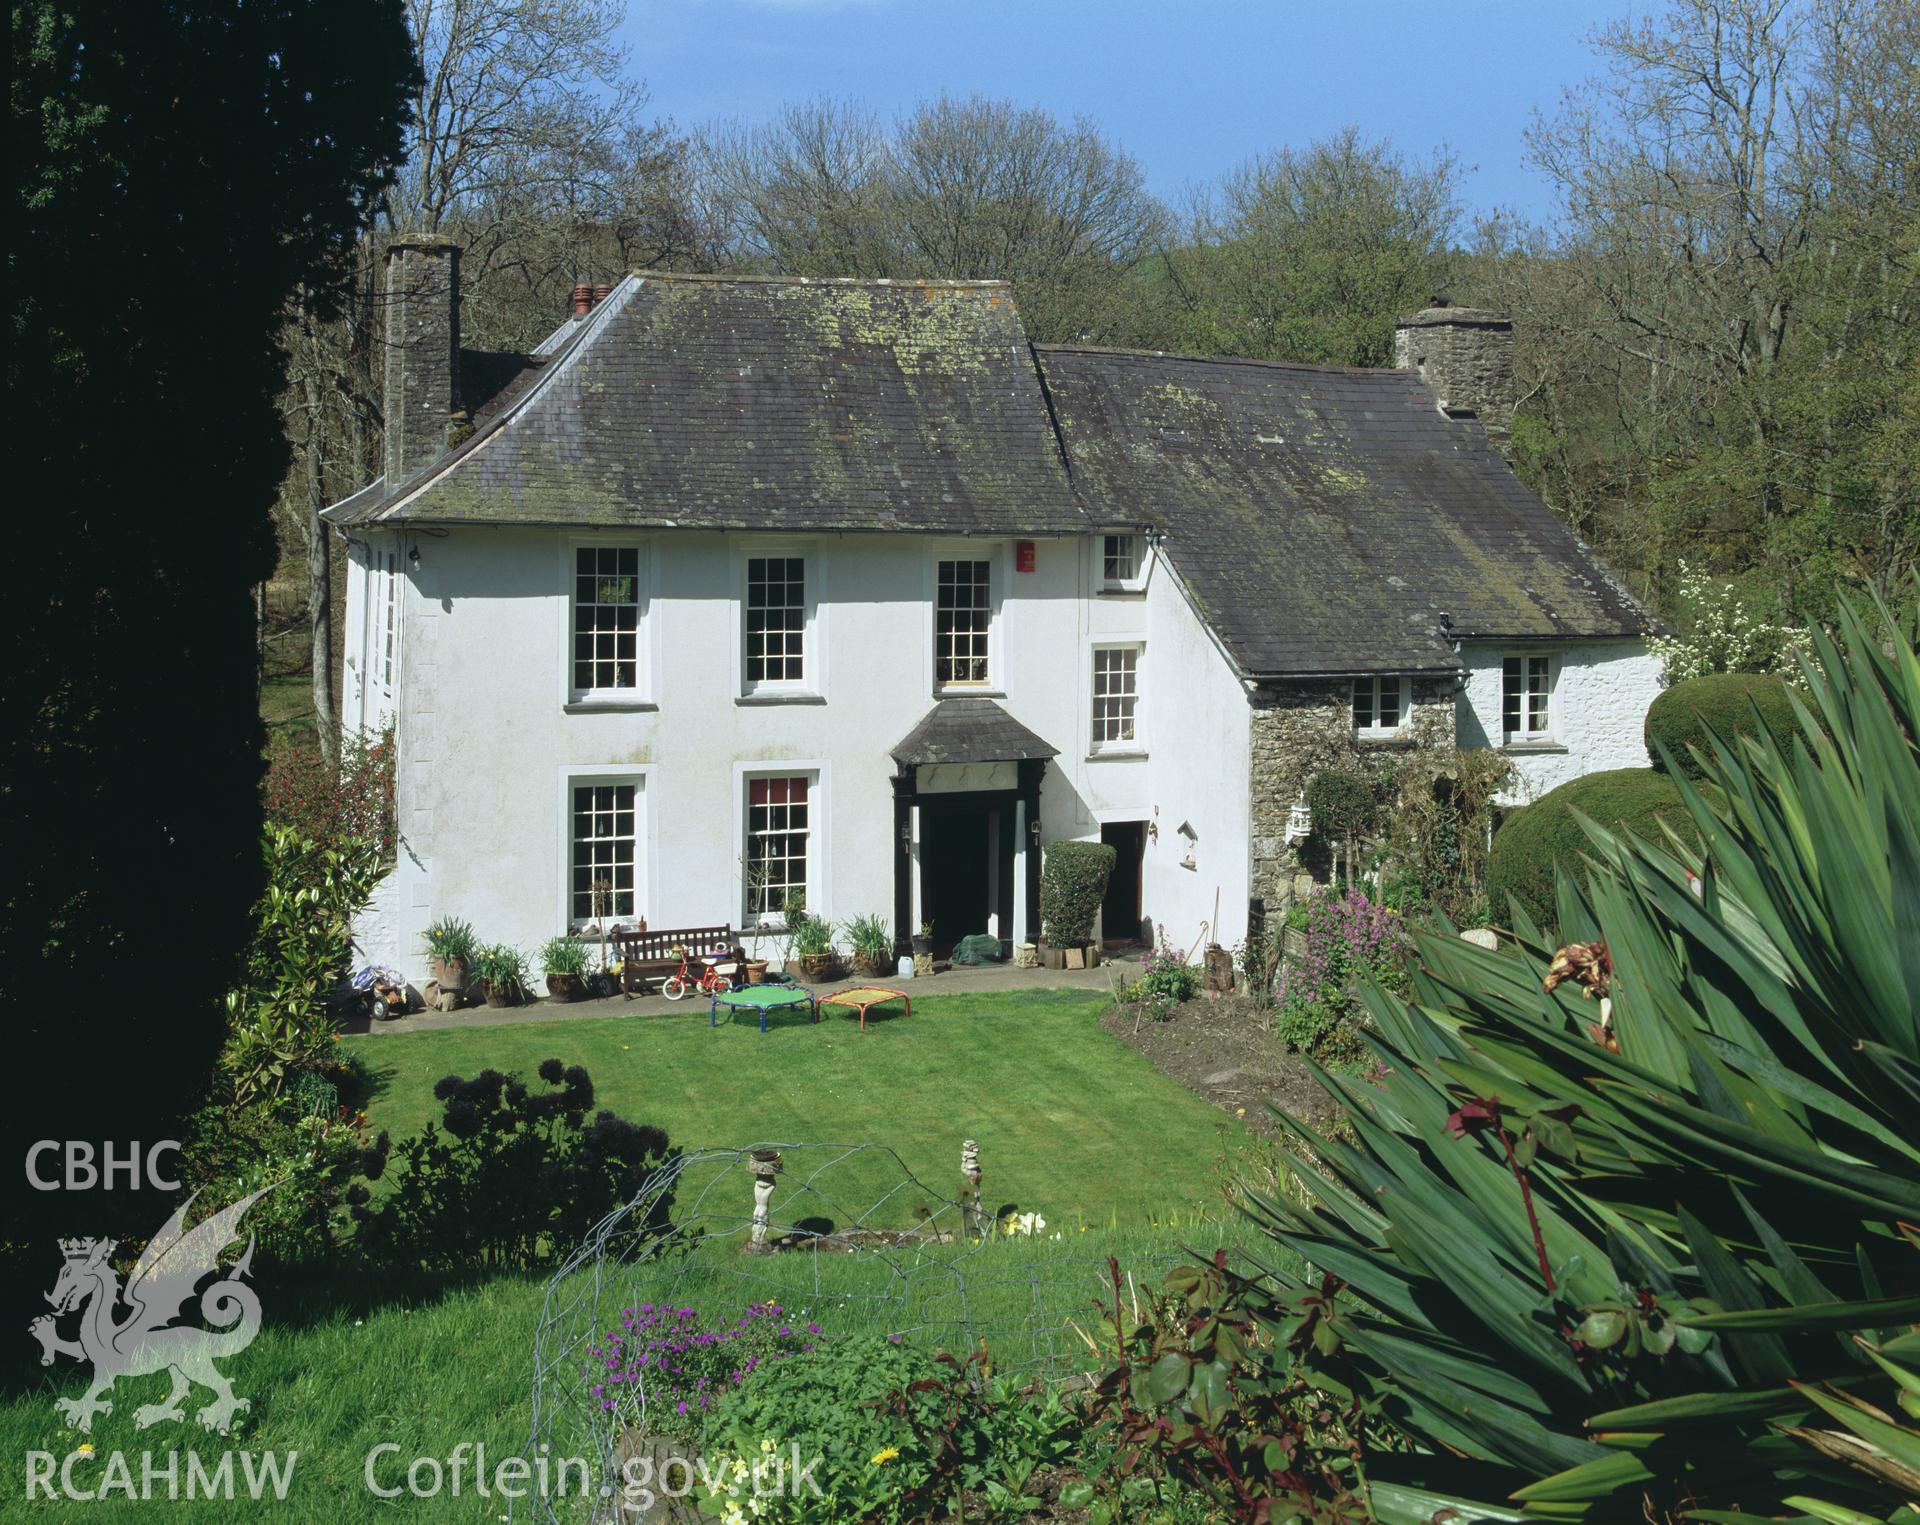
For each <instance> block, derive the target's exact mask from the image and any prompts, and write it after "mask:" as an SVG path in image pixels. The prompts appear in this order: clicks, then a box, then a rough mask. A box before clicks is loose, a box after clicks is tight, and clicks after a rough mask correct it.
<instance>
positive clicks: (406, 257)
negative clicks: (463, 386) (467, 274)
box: [384, 234, 460, 491]
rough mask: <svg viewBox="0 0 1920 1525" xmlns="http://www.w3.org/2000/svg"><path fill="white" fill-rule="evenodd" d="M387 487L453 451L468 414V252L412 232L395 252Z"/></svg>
mask: <svg viewBox="0 0 1920 1525" xmlns="http://www.w3.org/2000/svg"><path fill="white" fill-rule="evenodd" d="M386 306H387V351H386V357H387V369H386V378H385V383H384V393H385V403H384V407H385V410H386V434H387V453H386V470H387V488H388V490H389V491H391V490H393V489H394V488H396V487H398V486H399V485H400V484H401V483H402V482H404V481H406V480H407V479H408V478H409V477H412V476H414V475H415V474H417V473H418V472H420V471H423V470H425V469H426V468H427V467H428V466H431V465H432V464H433V463H434V462H435V461H436V460H438V459H439V458H440V457H441V456H442V455H443V454H444V453H445V452H446V448H447V431H448V429H449V427H450V426H451V425H452V424H453V422H454V421H455V418H456V416H457V415H458V414H459V412H460V250H459V249H458V248H457V247H456V246H455V245H454V244H452V243H450V242H448V241H447V240H446V239H444V238H436V237H434V236H432V235H430V234H407V235H403V236H402V237H400V238H396V239H395V240H394V241H393V243H392V244H391V245H390V246H389V247H388V249H387V303H386Z"/></svg>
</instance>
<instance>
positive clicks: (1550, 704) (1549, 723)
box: [1498, 650, 1560, 748]
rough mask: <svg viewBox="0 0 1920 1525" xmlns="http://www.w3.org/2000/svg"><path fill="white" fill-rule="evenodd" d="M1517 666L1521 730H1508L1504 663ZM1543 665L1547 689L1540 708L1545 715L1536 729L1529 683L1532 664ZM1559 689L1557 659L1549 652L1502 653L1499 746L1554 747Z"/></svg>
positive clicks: (1523, 651) (1505, 669) (1558, 663)
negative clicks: (1518, 671) (1543, 710)
mask: <svg viewBox="0 0 1920 1525" xmlns="http://www.w3.org/2000/svg"><path fill="white" fill-rule="evenodd" d="M1509 662H1518V663H1519V664H1520V729H1519V730H1517V731H1509V730H1508V729H1507V663H1509ZM1536 662H1539V663H1543V664H1545V667H1546V671H1547V682H1546V689H1545V691H1544V692H1543V693H1542V695H1541V705H1542V707H1543V708H1544V709H1545V711H1546V714H1545V716H1544V718H1543V721H1542V723H1541V724H1540V725H1539V726H1538V727H1534V726H1532V725H1531V724H1530V722H1531V720H1532V718H1533V715H1534V705H1533V692H1532V688H1531V685H1530V684H1529V682H1528V680H1529V678H1530V677H1531V676H1532V671H1533V664H1534V663H1536ZM1559 686H1560V662H1559V658H1558V657H1557V656H1555V654H1554V653H1553V652H1551V651H1538V650H1534V651H1526V650H1521V651H1503V652H1501V653H1500V712H1499V718H1498V724H1499V727H1500V744H1501V745H1502V746H1503V747H1522V748H1524V747H1530V746H1552V745H1554V744H1555V721H1556V719H1557V715H1556V710H1557V707H1558V706H1557V704H1556V694H1555V691H1556V690H1557V689H1558V688H1559Z"/></svg>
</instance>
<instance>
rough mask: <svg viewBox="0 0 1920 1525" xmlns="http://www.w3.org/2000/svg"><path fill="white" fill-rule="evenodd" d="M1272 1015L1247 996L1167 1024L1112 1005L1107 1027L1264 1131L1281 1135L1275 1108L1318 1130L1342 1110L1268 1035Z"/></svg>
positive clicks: (1214, 1001) (1144, 1010)
mask: <svg viewBox="0 0 1920 1525" xmlns="http://www.w3.org/2000/svg"><path fill="white" fill-rule="evenodd" d="M1271 1017H1272V1012H1271V1011H1270V1010H1268V1009H1263V1008H1261V1007H1260V1006H1258V1005H1256V1004H1255V1003H1254V1002H1253V1001H1251V1000H1249V999H1248V998H1247V997H1245V996H1240V995H1225V996H1218V997H1213V998H1209V997H1206V996H1201V997H1199V998H1197V999H1195V1000H1191V1001H1186V1002H1183V1003H1181V1004H1180V1005H1178V1006H1176V1007H1175V1008H1174V1009H1173V1015H1172V1016H1171V1017H1168V1018H1167V1019H1166V1020H1165V1021H1161V1020H1159V1018H1158V1017H1156V1016H1155V1014H1154V1012H1153V1010H1152V1009H1151V1008H1150V1007H1147V1006H1144V1005H1138V1004H1128V1003H1123V1004H1120V1005H1115V1006H1110V1007H1108V1008H1107V1010H1106V1011H1105V1012H1104V1013H1102V1015H1101V1018H1100V1025H1101V1026H1102V1027H1104V1028H1105V1029H1106V1030H1107V1031H1108V1032H1110V1033H1112V1034H1113V1036H1114V1037H1116V1038H1118V1039H1119V1040H1120V1041H1121V1042H1122V1043H1124V1044H1126V1045H1127V1047H1128V1048H1131V1049H1134V1050H1135V1051H1137V1052H1138V1053H1140V1054H1143V1055H1145V1056H1146V1058H1147V1059H1148V1060H1149V1061H1151V1063H1152V1064H1153V1066H1154V1068H1155V1069H1157V1070H1159V1071H1160V1073H1161V1074H1163V1075H1166V1076H1168V1077H1169V1078H1171V1079H1173V1080H1177V1081H1179V1082H1180V1084H1181V1085H1183V1086H1185V1087H1186V1088H1187V1089H1188V1090H1189V1091H1192V1092H1193V1093H1194V1094H1195V1095H1196V1096H1199V1097H1201V1098H1203V1099H1204V1100H1206V1101H1210V1102H1212V1103H1213V1104H1214V1105H1215V1106H1217V1107H1219V1108H1220V1109H1221V1110H1222V1111H1224V1112H1227V1113H1230V1114H1232V1115H1234V1116H1243V1117H1244V1118H1245V1120H1246V1122H1247V1125H1248V1126H1249V1127H1251V1128H1254V1129H1255V1130H1256V1131H1258V1132H1261V1133H1272V1132H1273V1130H1274V1124H1273V1119H1272V1117H1270V1116H1269V1115H1268V1113H1267V1106H1268V1105H1269V1104H1271V1105H1272V1106H1274V1107H1277V1108H1279V1109H1280V1110H1281V1111H1283V1112H1288V1113H1291V1114H1292V1115H1294V1116H1295V1117H1300V1118H1304V1119H1306V1120H1307V1121H1308V1122H1311V1123H1313V1124H1315V1125H1316V1126H1318V1125H1319V1124H1321V1123H1324V1122H1325V1121H1327V1120H1328V1119H1329V1118H1331V1117H1332V1116H1334V1115H1335V1114H1336V1112H1337V1110H1338V1109H1337V1108H1336V1107H1335V1106H1334V1105H1333V1102H1332V1100H1331V1099H1330V1098H1329V1097H1328V1095H1327V1093H1326V1091H1325V1090H1324V1089H1323V1088H1322V1087H1321V1085H1320V1082H1319V1081H1318V1080H1316V1079H1314V1077H1313V1073H1312V1072H1311V1071H1310V1070H1309V1069H1308V1068H1307V1066H1306V1065H1305V1064H1304V1063H1302V1062H1301V1059H1300V1057H1299V1055H1297V1054H1290V1053H1288V1052H1287V1051H1286V1049H1285V1048H1284V1047H1283V1046H1282V1044H1281V1042H1280V1040H1279V1039H1278V1038H1277V1037H1275V1036H1274V1035H1273V1033H1271V1032H1270V1031H1268V1030H1267V1027H1268V1024H1269V1022H1270V1020H1271Z"/></svg>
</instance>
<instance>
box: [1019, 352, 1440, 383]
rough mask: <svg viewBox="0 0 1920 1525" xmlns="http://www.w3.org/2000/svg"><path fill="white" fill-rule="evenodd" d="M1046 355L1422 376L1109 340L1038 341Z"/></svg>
mask: <svg viewBox="0 0 1920 1525" xmlns="http://www.w3.org/2000/svg"><path fill="white" fill-rule="evenodd" d="M1033 348H1034V350H1035V351H1036V352H1037V353H1039V354H1043V355H1113V356H1116V357H1118V358H1120V359H1123V360H1179V361H1183V362H1186V363H1188V364H1192V365H1252V366H1259V367H1261V368H1263V369H1266V370H1275V371H1313V372H1316V373H1318V374H1320V375H1332V376H1402V377H1411V378H1413V379H1414V380H1418V379H1419V375H1420V373H1419V372H1418V371H1415V370H1412V369H1410V368H1406V367H1401V366H1391V365H1315V364H1313V363H1312V362H1310V361H1306V360H1264V359H1261V358H1260V357H1258V356H1255V355H1192V354H1188V353H1186V352H1185V351H1183V350H1168V349H1128V348H1125V347H1121V346H1115V345H1109V344H1036V345H1034V346H1033Z"/></svg>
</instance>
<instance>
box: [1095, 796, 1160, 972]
mask: <svg viewBox="0 0 1920 1525" xmlns="http://www.w3.org/2000/svg"><path fill="white" fill-rule="evenodd" d="M1100 840H1101V841H1102V842H1104V843H1106V844H1107V846H1109V847H1111V848H1112V849H1113V850H1114V860H1113V877H1112V878H1111V879H1109V880H1107V898H1106V899H1105V900H1104V901H1102V902H1101V904H1100V939H1101V941H1102V942H1103V943H1104V944H1105V945H1106V946H1107V947H1110V948H1112V947H1128V946H1133V945H1137V944H1140V943H1146V944H1148V945H1149V946H1151V944H1152V942H1153V929H1152V928H1151V927H1149V926H1148V925H1147V923H1146V920H1145V918H1144V917H1143V916H1142V915H1141V908H1140V878H1141V872H1142V870H1143V868H1144V867H1145V865H1146V861H1147V823H1146V822H1145V821H1108V822H1105V823H1104V824H1103V825H1102V826H1101V828H1100Z"/></svg>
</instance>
